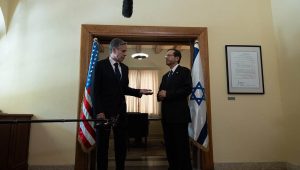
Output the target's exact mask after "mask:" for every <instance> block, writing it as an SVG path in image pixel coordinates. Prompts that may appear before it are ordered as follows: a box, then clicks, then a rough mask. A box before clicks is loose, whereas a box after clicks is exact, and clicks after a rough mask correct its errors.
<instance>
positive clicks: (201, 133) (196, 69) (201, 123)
mask: <svg viewBox="0 0 300 170" xmlns="http://www.w3.org/2000/svg"><path fill="white" fill-rule="evenodd" d="M191 73H192V80H193V90H192V94H191V97H190V100H189V107H190V111H191V118H192V122H191V123H190V124H189V135H190V137H191V138H192V139H194V140H195V141H196V142H197V143H198V144H199V145H200V148H202V149H204V150H207V149H208V126H207V118H206V97H205V88H204V75H203V70H202V62H201V58H200V49H199V45H198V41H195V45H194V56H193V66H192V71H191Z"/></svg>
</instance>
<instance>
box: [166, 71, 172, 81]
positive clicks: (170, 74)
mask: <svg viewBox="0 0 300 170" xmlns="http://www.w3.org/2000/svg"><path fill="white" fill-rule="evenodd" d="M172 75H173V71H172V70H171V71H169V74H168V77H167V82H169V81H170V80H171V77H172Z"/></svg>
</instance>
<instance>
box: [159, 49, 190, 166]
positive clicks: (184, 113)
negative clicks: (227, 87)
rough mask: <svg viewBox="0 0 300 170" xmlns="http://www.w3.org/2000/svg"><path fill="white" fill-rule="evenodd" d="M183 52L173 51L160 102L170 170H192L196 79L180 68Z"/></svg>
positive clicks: (186, 70) (162, 84) (169, 53)
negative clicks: (190, 102)
mask: <svg viewBox="0 0 300 170" xmlns="http://www.w3.org/2000/svg"><path fill="white" fill-rule="evenodd" d="M180 60H181V52H180V51H178V50H176V49H169V50H168V51H167V54H166V65H168V66H169V67H170V69H171V70H170V71H169V72H167V73H166V74H165V75H164V76H163V78H162V81H161V84H160V87H159V92H158V94H157V99H158V101H161V114H162V115H161V119H162V127H163V133H164V141H165V147H166V153H167V158H168V162H169V170H192V166H191V160H190V147H189V135H188V124H189V122H191V116H190V109H189V106H188V96H189V95H190V93H191V92H192V77H191V72H190V70H189V69H188V68H186V67H182V66H180V65H179V63H180Z"/></svg>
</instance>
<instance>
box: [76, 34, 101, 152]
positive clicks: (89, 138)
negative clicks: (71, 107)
mask: <svg viewBox="0 0 300 170" xmlns="http://www.w3.org/2000/svg"><path fill="white" fill-rule="evenodd" d="M98 53H99V43H98V41H97V39H96V38H95V39H94V40H93V47H92V52H91V58H90V64H89V69H88V75H87V78H86V84H85V89H84V96H83V101H82V106H81V113H80V119H82V120H87V119H92V114H93V103H92V98H91V88H92V75H93V72H94V71H95V63H96V62H97V61H98ZM78 140H79V142H80V144H81V147H82V149H83V150H84V151H86V152H88V151H90V150H91V149H92V148H93V146H94V145H95V143H96V134H95V129H94V122H92V121H81V122H80V124H79V132H78Z"/></svg>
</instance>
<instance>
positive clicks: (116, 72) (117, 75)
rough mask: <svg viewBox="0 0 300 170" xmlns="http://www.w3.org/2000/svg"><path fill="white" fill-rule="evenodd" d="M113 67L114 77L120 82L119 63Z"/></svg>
mask: <svg viewBox="0 0 300 170" xmlns="http://www.w3.org/2000/svg"><path fill="white" fill-rule="evenodd" d="M114 66H115V74H116V77H117V79H118V80H120V79H121V73H120V70H119V63H115V64H114Z"/></svg>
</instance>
